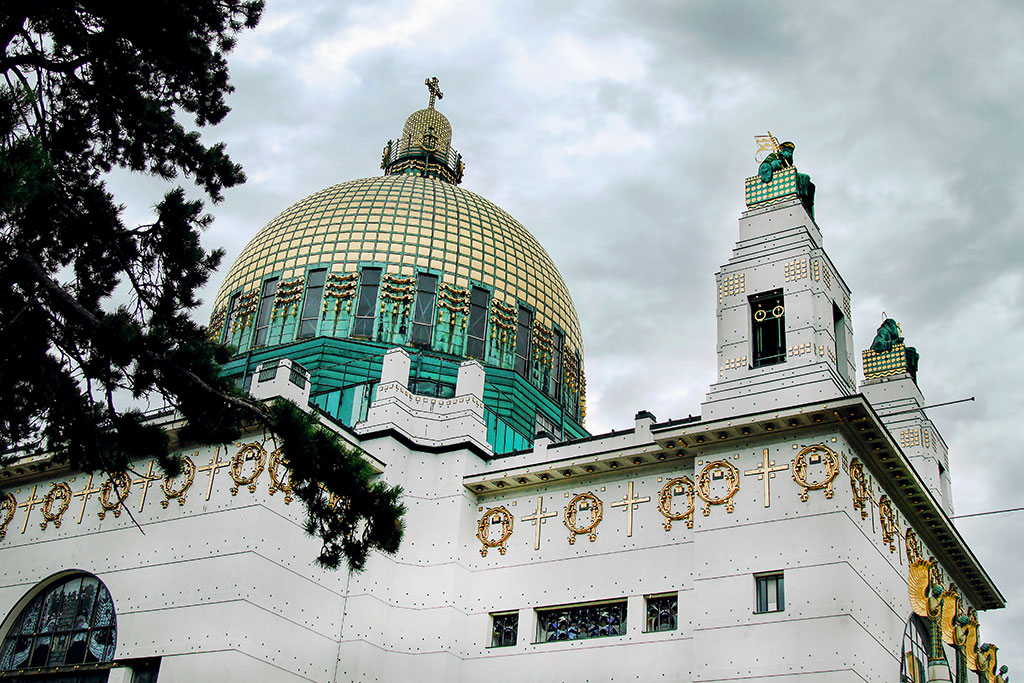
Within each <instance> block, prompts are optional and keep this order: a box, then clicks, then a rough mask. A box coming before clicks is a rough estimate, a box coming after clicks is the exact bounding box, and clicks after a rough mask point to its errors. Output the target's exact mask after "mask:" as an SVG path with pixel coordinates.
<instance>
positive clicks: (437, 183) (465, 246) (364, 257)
mask: <svg viewBox="0 0 1024 683" xmlns="http://www.w3.org/2000/svg"><path fill="white" fill-rule="evenodd" d="M423 111H429V112H432V113H433V114H437V112H436V111H435V110H433V109H429V110H423ZM420 113H422V112H417V113H416V114H414V115H413V116H411V117H410V118H409V120H410V121H413V120H414V119H416V117H417V115H418V114H420ZM438 116H440V114H438ZM416 120H417V121H422V120H423V119H422V118H420V119H416ZM440 120H444V122H445V123H446V124H447V120H446V119H444V117H443V116H440ZM406 127H407V128H408V127H409V123H407V124H406ZM449 130H450V128H449ZM370 265H373V266H383V267H384V270H385V272H386V273H387V274H391V275H395V276H399V277H408V276H412V275H414V274H415V273H416V272H417V271H429V272H432V273H435V274H438V275H440V277H441V281H442V282H444V283H447V284H448V285H450V286H452V287H456V288H459V289H466V288H468V287H469V286H470V285H471V284H474V285H479V286H483V287H485V288H487V289H490V290H491V291H492V292H493V294H492V297H493V299H494V300H496V301H501V302H503V303H505V304H507V305H508V306H510V307H514V306H516V305H517V304H518V303H520V302H521V303H524V304H526V305H528V306H531V307H533V308H534V309H535V311H536V321H537V322H538V323H541V324H543V325H545V326H547V328H548V329H551V327H552V325H557V326H558V327H559V328H560V329H561V330H562V331H563V333H564V334H565V346H566V349H565V350H566V352H567V355H568V354H571V353H572V352H573V351H576V352H579V354H580V358H581V360H582V353H583V344H582V339H581V336H580V328H579V322H578V319H577V317H576V309H575V307H574V306H573V303H572V298H571V297H570V295H569V290H568V288H567V287H566V285H565V282H564V281H563V280H562V276H561V275H560V274H559V273H558V270H557V269H556V268H555V266H554V263H552V261H551V258H550V257H549V256H548V254H547V252H545V251H544V248H543V247H541V245H540V243H538V242H537V240H536V239H535V238H534V237H533V235H531V234H530V233H529V232H528V231H527V230H526V228H524V227H523V226H522V225H520V224H519V223H518V222H517V221H516V220H515V219H514V218H512V217H511V216H510V215H509V214H508V213H506V212H505V211H503V210H502V209H501V208H499V207H497V206H495V205H494V204H492V203H491V202H489V201H487V200H486V199H484V198H483V197H480V196H479V195H476V194H474V193H472V192H469V191H467V190H464V189H462V188H460V187H458V186H456V185H452V184H451V183H447V182H443V181H441V180H436V179H434V178H429V177H427V178H424V177H420V176H418V175H413V174H395V175H384V176H380V177H375V178H364V179H362V180H353V181H350V182H346V183H341V184H340V185H335V186H333V187H329V188H327V189H325V190H321V191H320V192H317V193H315V194H313V195H310V196H309V197H307V198H305V199H303V200H301V201H299V202H298V203H296V204H295V205H293V206H292V207H290V208H288V209H286V210H285V211H283V212H282V213H281V214H279V215H278V216H277V217H276V218H274V219H273V220H272V221H270V223H268V224H267V225H266V226H265V227H264V228H263V229H262V230H260V232H259V233H257V235H256V236H255V237H254V238H253V239H252V240H251V241H250V242H249V244H248V245H246V247H245V248H244V249H243V250H242V253H241V254H240V255H239V257H238V258H237V259H236V260H235V262H234V264H233V265H232V266H231V269H230V270H229V271H228V274H227V276H226V277H225V279H224V283H223V284H222V285H221V288H220V291H219V292H218V293H217V298H216V300H215V302H214V311H222V310H223V309H224V308H226V305H227V300H228V297H229V296H230V295H232V294H239V293H240V294H241V295H242V296H243V297H244V296H246V295H252V294H253V293H255V292H258V291H259V289H260V284H261V282H262V280H263V279H264V278H266V277H269V276H277V277H280V278H281V280H282V281H285V280H288V279H293V278H302V277H304V276H305V274H306V272H307V270H308V269H310V268H317V267H318V268H323V267H328V268H329V269H330V272H331V273H332V274H336V275H338V276H348V275H352V274H358V273H359V269H360V267H361V266H370ZM339 332H340V330H339ZM338 336H342V335H341V334H339V335H338Z"/></svg>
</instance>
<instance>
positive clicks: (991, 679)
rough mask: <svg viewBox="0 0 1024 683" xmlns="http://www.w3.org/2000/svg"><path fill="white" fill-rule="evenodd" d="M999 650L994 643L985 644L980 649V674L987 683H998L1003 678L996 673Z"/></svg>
mask: <svg viewBox="0 0 1024 683" xmlns="http://www.w3.org/2000/svg"><path fill="white" fill-rule="evenodd" d="M998 649H999V648H998V647H996V646H995V645H993V644H992V643H985V644H984V645H982V646H981V647H979V648H978V673H979V674H981V680H983V681H985V683H996V682H997V681H1001V680H1002V677H1001V676H999V674H997V673H996V651H997V650H998Z"/></svg>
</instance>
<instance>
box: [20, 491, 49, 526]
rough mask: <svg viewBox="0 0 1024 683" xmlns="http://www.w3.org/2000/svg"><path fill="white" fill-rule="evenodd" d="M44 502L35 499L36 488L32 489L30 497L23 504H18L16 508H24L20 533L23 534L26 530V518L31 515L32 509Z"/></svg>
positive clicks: (41, 499) (40, 499)
mask: <svg viewBox="0 0 1024 683" xmlns="http://www.w3.org/2000/svg"><path fill="white" fill-rule="evenodd" d="M43 500H45V499H44V498H36V487H35V486H33V487H32V495H31V496H29V497H28V500H26V501H25V502H24V503H20V504H19V505H18V507H20V508H25V523H24V524H22V525H21V533H25V529H27V528H28V518H29V515H31V514H32V508H33V507H35V506H36V505H39V504H40V503H42V502H43Z"/></svg>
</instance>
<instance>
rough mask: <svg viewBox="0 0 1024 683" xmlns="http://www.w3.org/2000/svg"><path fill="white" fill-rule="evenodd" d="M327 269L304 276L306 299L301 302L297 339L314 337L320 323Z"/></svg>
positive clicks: (320, 269) (312, 271) (319, 269)
mask: <svg viewBox="0 0 1024 683" xmlns="http://www.w3.org/2000/svg"><path fill="white" fill-rule="evenodd" d="M326 280H327V269H326V268H318V269H317V270H311V271H309V275H307V276H306V299H305V301H303V302H302V316H301V317H300V318H299V339H305V338H307V337H315V336H316V328H317V325H318V324H319V323H320V309H321V307H322V306H323V305H324V282H325V281H326Z"/></svg>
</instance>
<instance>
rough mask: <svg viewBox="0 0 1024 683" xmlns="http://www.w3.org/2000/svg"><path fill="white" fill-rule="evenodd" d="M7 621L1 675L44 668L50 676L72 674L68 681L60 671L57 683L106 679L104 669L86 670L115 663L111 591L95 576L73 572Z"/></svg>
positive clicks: (114, 617) (90, 681)
mask: <svg viewBox="0 0 1024 683" xmlns="http://www.w3.org/2000/svg"><path fill="white" fill-rule="evenodd" d="M6 621H7V623H9V624H10V626H9V628H8V629H7V631H6V633H5V634H4V638H3V645H2V646H0V672H10V671H22V670H31V669H44V668H45V669H48V670H50V673H54V674H57V673H60V672H61V671H63V672H75V674H74V675H73V676H71V677H68V676H67V675H66V674H63V673H61V677H60V678H59V680H61V681H65V680H67V681H69V682H71V681H73V682H74V683H93V682H94V681H105V680H107V673H108V672H107V671H93V672H90V671H89V669H90V668H91V667H90V665H100V664H103V663H105V662H111V661H113V659H114V646H115V645H116V643H117V618H116V616H115V614H114V601H113V599H111V597H110V591H108V590H107V587H106V586H104V585H103V582H102V581H100V580H99V579H98V578H96V577H95V576H93V575H91V574H84V573H76V574H72V575H69V576H64V577H61V578H59V579H57V580H55V581H53V582H51V583H49V584H48V585H46V586H45V587H44V588H43V589H42V590H40V591H39V592H38V593H37V594H36V595H35V596H34V597H32V598H31V599H30V600H29V602H28V604H27V605H25V606H24V607H23V608H22V609H21V611H20V612H19V613H18V614H17V616H16V617H15V618H14V619H13V621H12V620H10V619H7V620H6ZM54 669H57V670H56V671H54ZM26 673H30V672H29V671H26ZM31 680H33V681H37V680H38V681H46V680H50V678H49V677H44V678H37V677H32V678H31ZM53 680H58V678H54V679H53Z"/></svg>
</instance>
